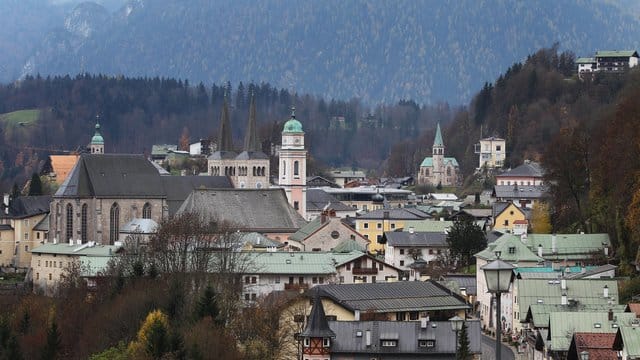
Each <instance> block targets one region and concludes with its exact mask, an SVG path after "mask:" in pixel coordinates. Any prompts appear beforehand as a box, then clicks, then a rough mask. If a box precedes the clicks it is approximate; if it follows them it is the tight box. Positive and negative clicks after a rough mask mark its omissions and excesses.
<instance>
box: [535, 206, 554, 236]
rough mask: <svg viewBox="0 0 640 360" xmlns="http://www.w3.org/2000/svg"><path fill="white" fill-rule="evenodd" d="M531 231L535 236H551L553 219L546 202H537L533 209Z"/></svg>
mask: <svg viewBox="0 0 640 360" xmlns="http://www.w3.org/2000/svg"><path fill="white" fill-rule="evenodd" d="M531 230H532V232H533V233H534V234H550V233H551V230H552V228H551V219H550V216H549V205H547V204H546V203H544V202H540V201H538V202H536V203H535V204H534V205H533V208H532V209H531Z"/></svg>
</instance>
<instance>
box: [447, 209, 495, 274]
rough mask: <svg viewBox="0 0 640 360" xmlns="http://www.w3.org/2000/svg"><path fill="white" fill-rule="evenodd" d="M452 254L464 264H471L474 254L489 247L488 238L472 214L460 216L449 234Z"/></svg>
mask: <svg viewBox="0 0 640 360" xmlns="http://www.w3.org/2000/svg"><path fill="white" fill-rule="evenodd" d="M447 244H448V245H449V252H450V253H451V256H452V257H453V258H455V259H457V260H458V261H459V263H460V264H462V265H463V266H465V267H466V266H469V265H470V264H471V259H472V258H473V255H474V254H475V253H477V252H479V251H481V250H483V249H484V248H486V247H487V238H486V236H485V234H484V232H483V231H482V229H481V228H480V226H478V224H476V223H475V221H474V220H473V218H472V217H470V216H460V217H459V218H458V219H457V220H455V221H454V222H453V225H452V226H451V229H449V233H448V234H447Z"/></svg>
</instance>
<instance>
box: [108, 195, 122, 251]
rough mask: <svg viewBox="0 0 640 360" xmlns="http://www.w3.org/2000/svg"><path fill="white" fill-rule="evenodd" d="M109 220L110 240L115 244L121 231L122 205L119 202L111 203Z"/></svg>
mask: <svg viewBox="0 0 640 360" xmlns="http://www.w3.org/2000/svg"><path fill="white" fill-rule="evenodd" d="M109 220H110V223H109V242H110V243H111V244H113V243H115V242H116V241H118V233H119V232H120V206H118V203H113V205H111V211H110V212H109Z"/></svg>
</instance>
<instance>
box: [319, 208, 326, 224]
mask: <svg viewBox="0 0 640 360" xmlns="http://www.w3.org/2000/svg"><path fill="white" fill-rule="evenodd" d="M326 222H327V212H326V211H323V212H322V214H320V224H324V223H326Z"/></svg>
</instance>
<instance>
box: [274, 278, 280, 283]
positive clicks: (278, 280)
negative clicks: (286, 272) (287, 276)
mask: <svg viewBox="0 0 640 360" xmlns="http://www.w3.org/2000/svg"><path fill="white" fill-rule="evenodd" d="M274 282H275V283H276V284H280V276H276V278H275V280H274Z"/></svg>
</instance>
